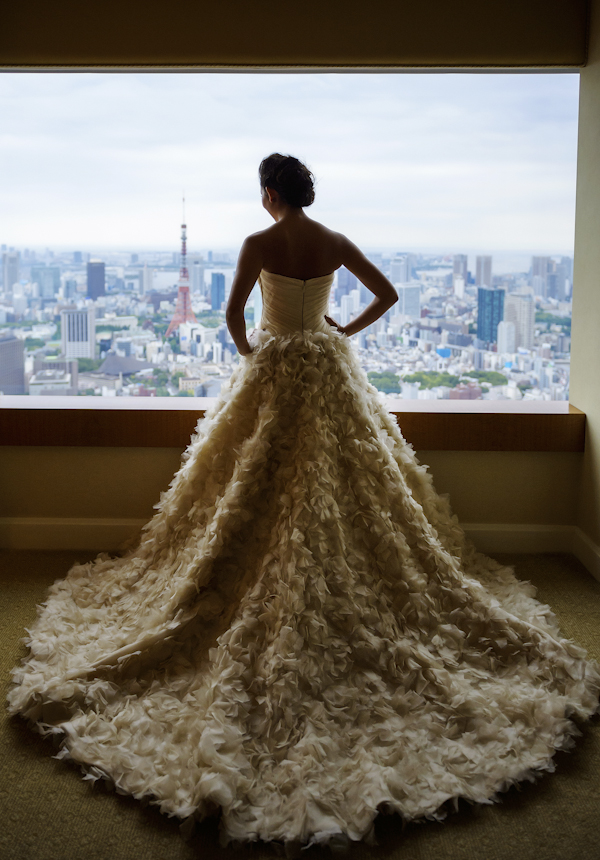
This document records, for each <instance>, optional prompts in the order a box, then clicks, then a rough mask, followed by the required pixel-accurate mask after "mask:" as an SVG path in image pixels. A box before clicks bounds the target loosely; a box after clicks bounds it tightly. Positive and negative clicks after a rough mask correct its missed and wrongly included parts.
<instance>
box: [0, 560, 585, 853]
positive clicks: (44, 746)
mask: <svg viewBox="0 0 600 860" xmlns="http://www.w3.org/2000/svg"><path fill="white" fill-rule="evenodd" d="M88 557H91V555H89V554H88V555H86V554H85V553H82V552H79V553H74V552H26V551H18V552H17V551H0V588H1V591H0V631H1V632H0V638H1V645H2V647H1V650H0V665H1V677H2V684H3V685H4V689H5V690H6V688H7V686H8V683H9V671H10V668H11V667H12V666H14V665H15V663H16V662H17V661H18V659H19V657H20V656H21V655H22V654H24V648H23V645H22V644H21V643H20V638H21V637H22V636H23V635H24V634H23V628H24V627H25V626H27V624H29V623H31V621H32V620H33V618H34V616H35V604H36V603H39V602H41V601H42V600H43V599H44V594H45V590H46V588H47V587H48V585H49V584H50V583H51V582H52V581H53V580H54V579H56V578H58V577H60V576H62V575H63V574H64V573H65V572H66V570H67V569H68V567H69V566H70V565H71V564H72V563H73V562H74V561H75V560H79V561H82V560H84V558H88ZM496 557H497V558H498V559H499V560H501V561H502V562H504V563H511V564H512V563H514V564H515V567H516V571H517V574H518V576H519V577H520V578H522V579H528V580H530V581H532V582H533V583H534V584H535V585H536V586H537V588H538V596H539V598H540V599H541V600H543V601H544V602H546V603H549V604H550V605H551V606H552V608H553V609H554V611H555V612H556V614H557V615H558V617H559V620H560V623H561V626H562V629H563V631H564V633H565V635H567V636H570V637H572V638H574V639H576V640H577V641H578V642H579V643H580V644H582V645H584V646H585V647H586V648H588V651H589V653H590V656H593V657H594V658H596V659H598V660H600V583H599V582H597V581H596V580H594V579H593V578H592V577H591V576H590V574H589V573H588V572H587V571H586V570H585V568H583V567H582V565H581V564H580V563H579V562H578V561H577V560H576V559H575V558H573V557H572V556H569V555H519V556H509V555H502V556H500V555H498V556H496ZM582 728H583V734H582V736H581V737H580V738H579V739H578V742H577V744H576V746H575V747H574V749H573V750H571V751H570V752H569V753H564V752H563V753H558V754H557V756H556V772H555V773H553V774H544V775H543V776H542V777H541V778H540V779H539V780H538V781H537V782H536V783H525V784H523V785H521V786H519V787H518V788H514V787H513V788H511V789H510V790H509V791H508V792H506V793H505V794H503V795H502V796H501V798H500V802H499V803H495V804H491V805H485V806H470V805H469V804H467V803H464V804H463V803H461V804H460V805H459V810H458V812H455V813H452V814H450V815H449V817H448V819H447V820H446V821H445V822H444V823H441V824H440V823H438V822H425V823H421V824H410V825H408V826H406V827H405V828H403V827H402V824H401V822H400V820H399V819H398V818H397V817H395V816H388V817H380V818H379V819H378V820H377V822H376V835H377V841H378V845H376V846H367V845H364V844H354V845H352V846H351V847H350V849H349V851H348V854H347V856H348V857H349V858H350V860H354V858H361V860H362V858H373V860H375V858H385V860H396V858H397V860H475V858H476V860H600V839H599V834H600V824H599V822H600V718H599V717H598V716H596V717H594V718H593V719H592V720H591V722H590V723H588V724H586V725H585V726H584V727H582ZM52 752H53V750H52V744H51V742H50V741H48V740H43V739H42V738H40V737H39V735H37V734H34V733H33V732H31V731H30V730H29V729H28V727H27V725H26V724H25V723H24V721H22V720H20V719H18V718H13V719H11V718H8V717H7V716H6V715H2V722H1V726H0V773H1V777H0V809H1V811H0V816H1V817H0V821H1V822H2V825H1V827H0V857H1V858H2V860H82V858H86V860H192V858H198V857H203V858H205V857H208V858H211V860H212V858H220V857H221V856H223V857H231V856H232V853H233V851H234V849H231V848H228V849H223V848H221V847H220V846H219V839H218V825H217V822H216V821H208V822H205V823H203V824H202V825H199V826H198V828H197V830H196V832H195V833H194V834H192V836H191V838H189V839H188V840H187V841H186V840H185V839H183V837H182V836H181V834H180V832H179V827H178V823H177V822H176V821H174V820H172V819H168V818H166V817H165V816H163V815H161V814H160V813H159V812H158V811H157V810H156V809H155V808H154V807H152V806H142V805H141V804H140V803H139V802H137V801H136V800H134V799H133V798H131V797H123V796H120V795H117V794H114V793H110V792H109V791H108V790H107V789H106V788H104V787H102V785H100V784H99V783H96V784H95V785H92V784H91V783H89V782H86V781H84V780H82V779H81V774H80V772H79V770H78V769H77V768H76V767H74V766H73V765H69V764H65V763H63V762H60V761H57V760H55V759H53V758H52ZM277 853H281V851H280V850H279V852H278V847H277V846H274V845H267V846H265V845H250V846H244V847H240V848H239V849H237V850H235V855H236V856H237V857H240V858H243V857H246V856H247V857H249V858H252V860H255V858H263V857H265V858H266V857H273V856H276V854H277ZM301 856H303V857H306V858H321V857H323V858H324V857H330V856H331V852H330V849H318V848H310V849H308V850H305V851H303V852H302V853H301Z"/></svg>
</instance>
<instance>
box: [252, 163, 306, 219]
mask: <svg viewBox="0 0 600 860" xmlns="http://www.w3.org/2000/svg"><path fill="white" fill-rule="evenodd" d="M258 176H259V178H260V187H261V188H263V189H264V188H272V189H273V191H277V193H278V194H279V195H280V196H281V198H282V200H283V201H284V203H288V204H289V205H290V206H310V204H311V203H312V202H313V200H314V199H315V186H314V181H315V177H314V176H313V174H312V173H311V172H310V170H309V169H308V167H307V166H306V165H305V164H302V162H301V161H299V160H298V159H297V158H294V156H293V155H280V154H279V153H278V152H274V153H273V154H272V155H268V156H267V157H266V158H263V160H262V161H261V163H260V167H259V168H258Z"/></svg>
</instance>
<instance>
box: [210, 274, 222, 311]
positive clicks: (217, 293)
mask: <svg viewBox="0 0 600 860" xmlns="http://www.w3.org/2000/svg"><path fill="white" fill-rule="evenodd" d="M224 301H225V275H223V274H222V273H221V272H213V273H212V276H211V279H210V306H211V308H212V310H213V311H220V310H221V305H222V304H223V302H224Z"/></svg>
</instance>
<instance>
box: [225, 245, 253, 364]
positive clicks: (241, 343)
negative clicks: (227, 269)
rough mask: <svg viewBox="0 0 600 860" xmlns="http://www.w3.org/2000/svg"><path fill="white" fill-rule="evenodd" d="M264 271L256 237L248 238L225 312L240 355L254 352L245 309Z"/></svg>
mask: <svg viewBox="0 0 600 860" xmlns="http://www.w3.org/2000/svg"><path fill="white" fill-rule="evenodd" d="M261 269H262V253H261V250H260V246H259V242H258V241H257V239H256V237H255V236H248V238H247V239H246V240H245V241H244V244H243V245H242V248H241V251H240V256H239V257H238V261H237V267H236V270H235V275H234V278H233V284H232V285H231V292H230V294H229V300H228V302H227V310H226V311H225V319H226V321H227V328H228V329H229V332H230V334H231V337H232V338H233V342H234V343H235V345H236V346H237V348H238V351H239V353H240V355H249V353H251V352H252V349H251V347H250V344H249V343H248V338H247V337H246V320H245V319H244V308H245V307H246V302H247V301H248V296H249V295H250V293H251V292H252V287H253V286H254V284H255V283H256V280H257V278H258V276H259V274H260V270H261Z"/></svg>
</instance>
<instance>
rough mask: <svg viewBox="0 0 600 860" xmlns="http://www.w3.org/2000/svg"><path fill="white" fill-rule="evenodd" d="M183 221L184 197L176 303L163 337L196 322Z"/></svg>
mask: <svg viewBox="0 0 600 860" xmlns="http://www.w3.org/2000/svg"><path fill="white" fill-rule="evenodd" d="M186 229H187V227H186V223H185V197H184V198H183V224H182V225H181V262H180V265H179V283H178V285H177V304H176V305H175V313H174V314H173V319H172V320H171V322H170V323H169V328H168V329H167V332H166V334H165V337H166V338H167V337H169V335H171V334H172V332H174V331H175V329H177V328H179V326H180V325H181V323H184V322H198V320H197V319H196V317H195V316H194V311H193V310H192V302H191V299H190V276H189V272H188V268H187V233H186Z"/></svg>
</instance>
